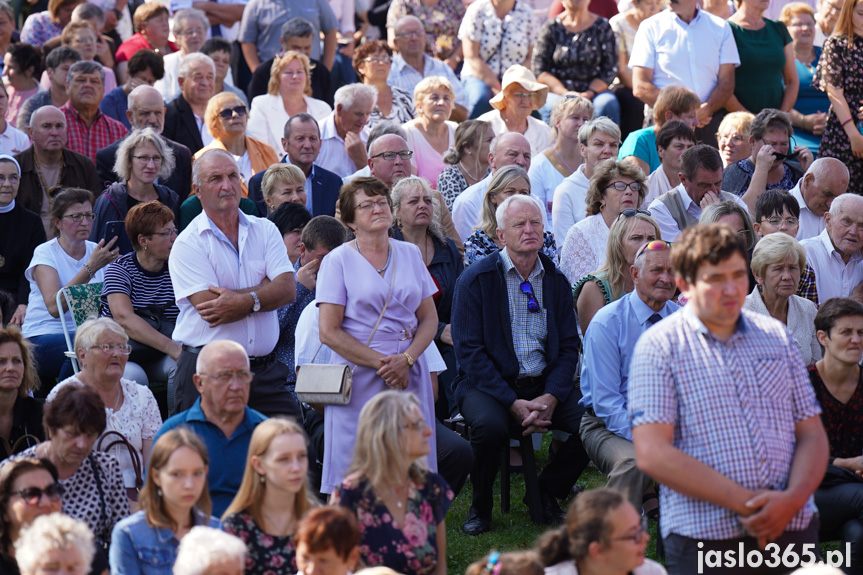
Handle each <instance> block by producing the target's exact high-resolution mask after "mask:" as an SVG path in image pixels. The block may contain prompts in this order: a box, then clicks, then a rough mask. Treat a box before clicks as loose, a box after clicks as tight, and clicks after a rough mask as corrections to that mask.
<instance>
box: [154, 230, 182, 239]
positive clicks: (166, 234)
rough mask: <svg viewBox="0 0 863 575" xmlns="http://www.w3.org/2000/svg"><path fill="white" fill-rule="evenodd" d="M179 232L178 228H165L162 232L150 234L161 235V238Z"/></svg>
mask: <svg viewBox="0 0 863 575" xmlns="http://www.w3.org/2000/svg"><path fill="white" fill-rule="evenodd" d="M179 233H180V230H178V229H177V228H172V229H170V230H165V231H164V232H153V233H152V234H150V235H153V236H162V237H163V238H170V237H171V236H176V235H177V234H179Z"/></svg>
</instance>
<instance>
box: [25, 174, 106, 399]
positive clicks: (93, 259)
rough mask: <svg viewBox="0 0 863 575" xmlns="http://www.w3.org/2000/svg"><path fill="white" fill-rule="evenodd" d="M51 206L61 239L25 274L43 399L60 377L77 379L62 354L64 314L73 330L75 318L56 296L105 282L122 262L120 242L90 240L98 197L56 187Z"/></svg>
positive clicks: (28, 326) (28, 332) (41, 250)
mask: <svg viewBox="0 0 863 575" xmlns="http://www.w3.org/2000/svg"><path fill="white" fill-rule="evenodd" d="M56 190H58V191H57V192H56V193H55V194H54V201H53V203H52V205H51V226H52V228H53V230H54V231H55V234H56V237H55V238H53V239H51V240H49V241H47V242H45V243H44V244H42V245H40V246H39V247H37V248H36V250H35V251H34V252H33V259H32V261H31V262H30V265H29V267H28V268H27V270H26V271H25V272H24V276H25V277H26V278H27V281H29V282H30V298H29V301H28V304H27V315H26V316H25V318H24V325H23V326H22V328H21V331H22V333H23V334H24V337H26V338H27V339H28V340H30V343H32V344H34V345H35V346H36V347H35V348H34V350H33V351H34V354H35V355H36V365H37V366H38V368H39V380H40V382H41V387H40V395H41V396H42V397H44V394H46V393H48V392H49V391H51V388H52V387H54V384H55V382H56V380H57V377H58V376H61V379H62V378H66V377H68V376H70V375H72V363H71V362H70V361H69V360H68V359H67V358H66V356H65V355H64V354H63V352H64V351H66V339H65V337H64V336H63V326H62V323H61V321H60V314H61V313H64V312H65V314H66V317H65V320H66V325H67V326H68V327H69V328H70V329H74V325H75V324H74V322H73V321H72V314H71V313H69V312H68V311H66V309H65V301H64V302H63V305H64V309H62V310H59V309H57V292H58V291H60V288H62V287H64V286H68V285H78V284H86V283H90V282H94V281H96V282H101V281H103V279H104V277H103V273H104V272H103V270H102V268H104V267H105V266H106V265H108V264H109V263H111V262H112V261H114V260H115V259H117V257H118V250H117V249H116V248H115V247H114V243H115V242H116V240H114V239H112V240H111V241H109V242H107V243H106V242H105V240H101V241H99V243H98V244H96V243H93V242H90V241H87V238H88V237H90V231H91V229H92V228H93V219H94V218H95V214H94V213H93V194H91V193H90V192H88V191H87V190H82V189H79V188H56Z"/></svg>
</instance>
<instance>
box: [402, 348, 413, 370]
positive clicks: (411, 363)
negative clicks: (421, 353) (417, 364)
mask: <svg viewBox="0 0 863 575" xmlns="http://www.w3.org/2000/svg"><path fill="white" fill-rule="evenodd" d="M402 355H403V356H405V359H407V360H408V367H413V366H414V358H412V357H411V356H410V354H409V353H408V352H406V351H404V352H402Z"/></svg>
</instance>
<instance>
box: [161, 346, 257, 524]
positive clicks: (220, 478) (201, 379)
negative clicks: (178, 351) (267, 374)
mask: <svg viewBox="0 0 863 575" xmlns="http://www.w3.org/2000/svg"><path fill="white" fill-rule="evenodd" d="M192 377H193V379H194V383H195V389H197V391H198V393H199V394H200V397H199V398H197V399H196V400H195V402H194V404H192V406H191V407H190V408H189V409H187V410H186V411H183V412H182V413H178V414H177V415H175V416H174V417H171V418H170V419H168V420H167V421H165V423H163V424H162V427H161V428H160V429H159V433H157V434H156V440H158V439H159V437H161V436H162V435H164V434H165V433H166V432H168V431H170V430H172V429H175V428H177V427H180V426H181V425H186V426H188V427H189V428H191V430H192V431H194V432H195V433H196V434H198V436H199V437H200V438H201V440H202V441H203V442H204V445H206V446H207V453H209V454H210V469H209V471H208V472H207V483H208V484H209V487H210V499H212V501H213V514H214V515H216V516H217V517H220V516H221V515H222V513H224V511H225V509H227V508H228V505H230V504H231V501H233V499H234V496H235V495H236V494H237V491H238V490H239V489H240V483H241V481H242V479H243V474H242V473H238V470H240V469H243V468H244V467H245V465H246V457H247V455H248V452H249V442H250V441H251V439H252V432H253V431H254V430H255V426H257V425H258V424H259V423H260V422H262V421H264V420H265V419H266V417H265V416H264V415H263V414H262V413H259V412H257V411H255V410H254V409H251V408H250V407H248V405H247V404H248V402H249V385H250V384H251V382H252V371H251V369H250V367H249V357H248V356H247V355H246V350H245V349H244V348H243V346H242V345H240V344H239V343H236V342H234V341H227V340H215V341H213V342H211V343H208V344H207V345H205V346H204V348H203V349H202V350H201V353H200V354H199V355H198V356H197V361H196V365H195V374H194V375H193V376H192Z"/></svg>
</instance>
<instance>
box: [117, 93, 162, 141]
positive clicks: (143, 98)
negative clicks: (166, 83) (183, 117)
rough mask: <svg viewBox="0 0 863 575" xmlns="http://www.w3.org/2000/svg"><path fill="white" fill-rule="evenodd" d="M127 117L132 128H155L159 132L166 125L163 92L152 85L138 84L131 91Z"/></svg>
mask: <svg viewBox="0 0 863 575" xmlns="http://www.w3.org/2000/svg"><path fill="white" fill-rule="evenodd" d="M126 117H127V118H128V119H129V123H130V124H131V125H132V128H134V129H136V130H141V129H144V128H153V130H155V131H156V133H157V134H161V133H162V129H163V128H164V127H165V102H164V101H163V100H162V94H160V93H159V91H158V90H157V89H155V88H153V87H152V86H138V87H137V88H135V89H134V90H132V91H131V92H129V109H128V110H126Z"/></svg>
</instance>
